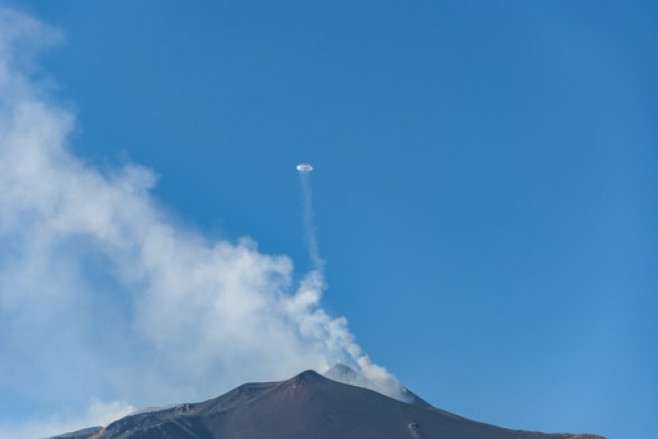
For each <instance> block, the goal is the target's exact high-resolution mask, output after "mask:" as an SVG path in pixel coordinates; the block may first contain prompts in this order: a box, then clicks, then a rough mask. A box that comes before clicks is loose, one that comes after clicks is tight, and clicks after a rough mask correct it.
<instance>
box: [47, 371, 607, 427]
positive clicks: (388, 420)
mask: <svg viewBox="0 0 658 439" xmlns="http://www.w3.org/2000/svg"><path fill="white" fill-rule="evenodd" d="M156 438H157V439H264V438H267V439H307V438H313V439H338V438H340V439H439V438H440V439H604V438H602V437H601V436H596V435H590V434H569V433H553V434H548V433H538V432H528V431H522V430H511V429H507V428H502V427H497V426H494V425H490V424H485V423H481V422H477V421H472V420H470V419H467V418H463V417H461V416H458V415H455V414H452V413H450V412H446V411H444V410H441V409H438V408H436V407H433V406H431V405H430V404H428V403H426V402H425V401H423V400H422V399H420V398H419V401H418V402H416V403H405V402H402V401H399V400H396V399H394V398H391V397H388V396H385V395H382V394H380V393H377V392H375V391H373V390H369V389H365V388H362V387H357V386H353V385H350V384H345V383H342V382H339V381H334V380H332V379H330V378H327V377H324V376H322V375H320V374H318V373H317V372H315V371H312V370H307V371H304V372H302V373H300V374H298V375H296V376H294V377H292V378H290V379H288V380H284V381H274V382H265V383H245V384H243V385H241V386H238V387H236V388H235V389H233V390H231V391H229V392H227V393H225V394H223V395H221V396H219V397H217V398H213V399H209V400H207V401H203V402H199V403H184V404H179V405H177V406H174V407H171V408H167V409H162V410H156V411H150V412H145V413H136V414H132V415H128V416H126V417H124V418H122V419H119V420H117V421H115V422H113V423H111V424H110V425H108V426H107V427H105V428H102V429H97V430H94V431H91V430H87V431H81V432H78V433H69V434H68V435H63V436H56V437H54V438H51V439H156Z"/></svg>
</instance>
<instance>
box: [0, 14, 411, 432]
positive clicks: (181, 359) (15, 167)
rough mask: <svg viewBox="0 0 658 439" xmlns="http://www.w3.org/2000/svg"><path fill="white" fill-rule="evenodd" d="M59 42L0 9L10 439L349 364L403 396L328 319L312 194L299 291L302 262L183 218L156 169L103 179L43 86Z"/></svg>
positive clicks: (71, 120)
mask: <svg viewBox="0 0 658 439" xmlns="http://www.w3.org/2000/svg"><path fill="white" fill-rule="evenodd" d="M59 39H60V38H59V36H58V33H57V32H55V31H53V30H52V29H50V28H48V27H47V26H44V25H43V24H42V23H40V22H39V21H37V20H35V19H33V18H30V17H28V16H26V15H23V14H21V13H18V12H16V11H13V10H10V9H7V8H2V7H0V364H1V365H2V373H1V374H0V394H1V395H2V399H0V403H2V404H7V406H6V407H5V406H3V407H1V408H2V410H0V438H2V439H9V438H11V439H21V438H33V437H34V436H36V435H41V436H45V435H49V434H55V433H59V432H61V431H60V429H63V428H64V426H66V429H74V428H78V427H86V426H89V424H94V423H97V424H102V423H106V422H107V421H108V420H109V419H111V418H112V417H116V416H119V415H120V414H123V413H125V411H126V410H127V408H130V407H144V406H154V405H161V404H166V403H170V402H179V401H194V400H201V399H204V398H209V397H213V396H216V395H217V394H219V393H221V392H223V391H226V390H228V389H229V388H231V387H232V386H235V385H237V384H240V383H242V382H244V381H251V380H254V379H259V380H275V379H282V378H286V377H289V376H291V375H293V374H295V373H297V372H299V371H301V370H303V369H307V368H313V369H316V370H323V369H327V368H329V367H330V366H331V365H333V364H335V363H339V362H345V363H347V364H348V365H351V366H353V367H356V368H358V369H360V371H361V372H362V373H363V374H364V375H365V376H367V377H368V378H369V379H370V380H371V381H370V382H371V383H373V384H372V385H371V387H373V388H376V389H378V390H379V391H381V392H383V393H387V394H389V395H393V396H396V395H397V396H398V397H403V396H400V395H401V394H399V393H396V392H398V391H399V390H400V387H399V385H398V384H397V383H396V382H395V380H394V379H393V378H392V377H391V376H390V375H389V374H388V373H387V372H386V371H385V370H384V369H382V368H380V367H379V366H376V365H374V364H373V363H372V362H371V361H370V360H369V358H368V357H367V356H365V355H364V354H363V352H362V350H361V348H360V347H359V346H358V345H357V344H356V343H355V341H354V337H353V336H352V334H351V333H350V332H349V330H348V328H347V321H346V320H345V319H344V318H333V317H331V316H329V315H328V314H327V313H326V312H325V311H324V310H323V309H322V308H321V306H320V300H321V297H322V293H323V290H324V289H325V280H324V274H323V270H322V266H323V264H322V260H321V259H320V256H319V252H318V249H317V243H316V241H315V235H314V233H312V232H313V227H312V226H313V218H312V206H311V203H310V201H311V198H310V187H309V186H308V181H306V180H304V179H303V180H302V183H303V184H305V185H306V186H305V187H306V190H307V192H306V195H304V196H305V197H306V198H305V199H306V200H308V204H307V207H308V209H307V210H306V223H307V224H308V225H309V226H308V228H307V231H309V232H311V233H310V235H309V251H310V254H311V259H312V261H313V263H314V266H315V269H314V270H312V271H311V272H310V273H309V274H308V275H307V276H306V277H305V278H304V279H303V281H302V282H301V283H300V284H299V285H295V283H294V282H293V276H292V275H293V264H292V261H291V260H290V259H289V258H287V257H285V256H272V255H267V254H263V253H261V252H260V251H259V250H258V246H257V244H256V243H255V242H254V241H253V240H252V239H250V238H248V237H245V238H242V239H240V240H238V241H235V242H233V241H226V240H219V241H213V240H209V239H208V238H206V237H204V236H201V235H200V234H199V233H197V232H195V231H194V230H192V229H191V228H186V227H184V226H181V225H180V221H175V220H172V219H171V213H169V212H167V211H165V210H163V209H162V208H161V207H159V204H158V203H157V201H156V200H155V199H154V198H153V196H152V195H151V189H152V188H153V187H154V186H155V184H156V181H157V179H156V176H155V175H154V173H153V172H151V171H150V170H148V169H146V168H144V167H142V166H139V165H135V164H127V165H124V166H121V167H116V168H114V169H110V170H108V171H106V172H101V171H100V170H98V169H96V168H94V167H92V166H90V165H88V164H86V163H85V162H84V161H82V160H81V159H79V158H78V157H76V156H75V155H74V154H73V153H72V152H71V151H70V148H69V137H70V132H71V130H72V129H73V128H74V127H75V117H74V115H73V114H71V113H70V112H69V111H67V110H65V109H63V108H61V107H59V106H58V105H56V104H55V103H54V102H53V101H52V100H51V99H49V98H48V96H47V93H45V91H44V90H42V89H41V88H40V87H39V86H38V85H37V82H35V80H34V78H33V76H32V75H33V73H34V72H35V71H36V67H35V66H36V64H35V62H34V58H35V56H36V55H37V54H38V52H39V50H41V49H42V48H43V47H47V46H49V45H51V44H53V43H54V42H57V41H58V40H59ZM303 187H304V186H303ZM13 402H15V404H13ZM15 407H30V409H31V410H32V413H31V414H30V415H29V416H27V415H25V413H24V412H21V411H17V409H15ZM67 413H68V414H69V415H67ZM70 413H87V415H85V416H81V417H75V416H70Z"/></svg>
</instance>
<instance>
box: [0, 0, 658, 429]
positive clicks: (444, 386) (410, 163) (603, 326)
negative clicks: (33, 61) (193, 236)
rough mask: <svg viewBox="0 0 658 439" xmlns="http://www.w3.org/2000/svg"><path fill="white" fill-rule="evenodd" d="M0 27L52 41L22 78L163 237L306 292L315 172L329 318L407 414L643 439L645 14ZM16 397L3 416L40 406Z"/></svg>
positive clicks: (428, 5) (352, 11)
mask: <svg viewBox="0 0 658 439" xmlns="http://www.w3.org/2000/svg"><path fill="white" fill-rule="evenodd" d="M3 4H5V5H9V6H10V7H13V8H17V9H19V10H21V11H23V12H25V13H27V14H28V15H31V16H33V17H36V18H37V19H38V20H40V21H42V22H45V23H47V24H48V25H50V26H53V27H54V28H56V29H58V30H59V31H60V33H61V35H63V38H62V41H61V42H60V43H59V44H58V47H57V48H55V49H52V50H47V51H46V52H45V53H44V54H43V55H42V56H40V57H39V58H38V59H39V61H38V66H39V67H38V70H37V71H36V73H34V72H33V76H36V77H37V78H39V79H38V81H39V82H40V83H41V84H42V85H41V86H42V87H46V88H47V89H48V92H47V94H48V100H49V102H51V103H52V104H53V105H57V106H59V107H61V108H65V109H67V111H68V112H70V113H71V114H75V117H76V123H75V128H73V132H72V134H71V135H70V137H69V141H68V143H69V145H70V146H69V147H70V149H71V150H72V151H73V153H74V154H75V156H77V157H78V158H80V159H81V160H83V161H84V162H85V163H86V164H87V166H89V167H91V168H94V169H99V170H101V171H102V172H105V171H107V170H112V169H117V168H119V167H120V166H123V165H125V164H126V163H137V164H139V165H142V166H144V167H146V168H149V169H151V170H153V172H154V173H155V174H157V176H158V179H157V185H156V186H155V187H154V189H153V194H154V195H153V200H155V201H154V203H156V204H158V205H159V206H164V207H163V209H165V210H166V211H167V212H169V215H171V217H172V218H173V219H172V220H171V221H172V222H173V223H174V224H184V225H185V227H186V228H189V229H194V230H195V232H194V233H197V234H200V235H203V236H205V237H208V238H209V239H217V240H229V241H235V240H237V239H238V238H239V237H241V236H250V237H251V238H253V240H255V241H256V242H257V243H258V251H259V252H261V253H263V254H266V255H288V256H289V257H290V258H291V260H292V261H293V262H294V264H295V270H294V272H293V273H294V274H293V277H294V279H296V280H299V279H301V278H302V276H303V275H304V273H306V272H307V271H308V270H309V269H311V268H312V267H311V262H310V261H309V258H308V256H307V253H306V249H305V245H304V239H303V232H302V219H301V211H300V195H299V187H298V179H297V175H296V173H295V170H294V166H295V165H296V164H297V163H299V162H301V161H308V162H311V163H313V165H314V166H315V169H316V171H315V172H314V173H313V175H312V186H313V195H314V203H315V205H314V207H315V221H316V229H317V237H318V242H319V245H320V250H321V253H322V256H323V258H324V259H325V261H326V280H327V283H328V286H329V288H328V290H327V291H326V292H325V294H324V297H323V299H322V306H323V308H324V309H325V310H326V311H327V312H328V313H329V314H330V315H332V316H336V317H338V316H345V317H346V318H347V319H348V321H349V327H350V330H351V331H352V333H353V334H355V336H356V337H357V340H358V342H359V343H360V345H361V346H362V347H363V349H364V350H365V351H366V352H367V353H368V354H369V355H370V356H371V357H372V359H373V360H374V361H376V362H377V363H378V364H381V365H383V366H384V367H386V368H387V369H388V370H390V371H391V372H392V373H393V374H395V375H396V376H397V377H398V378H399V379H400V381H401V382H402V383H404V384H405V385H406V386H408V387H409V388H411V389H412V390H414V391H415V392H417V393H418V394H420V395H421V396H422V397H423V398H425V399H427V400H428V401H430V402H431V403H433V404H434V405H436V406H438V407H441V408H443V409H446V410H449V411H453V412H456V413H458V414H461V415H463V416H467V417H471V418H474V419H477V420H481V421H485V422H491V423H495V424H499V425H504V426H508V427H513V428H523V429H532V430H544V431H574V432H578V431H586V432H591V433H597V434H602V435H605V436H608V437H610V438H615V437H619V438H621V437H629V438H630V437H632V438H636V439H649V438H652V437H653V434H654V432H655V431H656V429H657V428H658V423H657V421H656V420H655V413H656V412H657V411H658V376H657V374H656V370H658V318H657V317H658V299H657V297H656V294H657V293H658V270H657V269H656V263H657V262H658V236H657V233H656V227H655V224H657V223H658V208H657V207H656V195H657V194H658V190H657V189H658V181H657V180H658V178H657V177H656V175H657V173H658V172H657V171H658V169H657V168H658V157H657V156H658V154H657V152H656V141H657V140H658V132H657V131H656V125H655V121H656V117H657V116H658V104H657V102H658V86H656V77H657V75H658V55H657V54H658V47H657V45H658V5H657V4H656V3H655V2H652V1H648V0H647V1H640V0H636V1H628V2H623V3H620V2H613V1H607V0H601V1H593V0H589V1H584V0H576V1H568V2H567V1H561V2H560V1H539V0H536V1H511V0H501V1H497V2H491V1H484V0H483V1H474V0H468V1H452V2H448V1H435V2H427V1H420V2H393V1H360V2H353V1H352V2H347V1H336V2H331V3H328V2H315V1H287V0H286V1H282V2H264V1H242V2H210V1H201V2H182V1H169V2H158V1H151V0H142V1H139V2H135V1H128V0H113V1H112V2H89V1H83V0H64V1H57V2H36V1H12V2H3ZM44 84H45V85H44ZM108 172H110V171H108ZM97 263H98V264H99V265H100V266H102V265H103V263H104V259H102V258H100V259H99V260H98V261H97ZM99 270H100V271H101V272H103V273H105V269H102V268H101V269H99ZM92 271H93V270H92ZM106 274H107V273H106ZM103 276H104V275H103ZM103 276H100V275H99V276H95V275H91V276H89V277H88V279H90V282H92V284H93V282H99V283H102V284H103V285H107V284H108V283H109V284H111V283H112V281H111V280H110V281H108V280H107V279H105V278H104V277H103ZM92 287H95V285H92ZM108 288H109V287H108ZM117 288H118V287H117ZM92 289H94V288H92ZM109 289H110V290H112V288H109ZM112 303H113V304H114V306H116V307H117V309H118V310H121V309H123V308H122V306H125V307H126V308H129V305H128V304H127V303H122V302H121V300H120V299H117V300H116V303H115V302H114V301H113V302H112ZM6 312H8V311H6ZM117 313H118V314H117V315H124V314H121V312H119V311H117ZM2 343H3V339H2V338H0V350H4V351H5V353H7V352H11V350H10V348H9V347H8V346H9V344H10V343H9V342H7V341H6V340H5V341H4V343H5V345H4V347H3V344H2ZM3 358H4V357H3ZM26 361H29V358H27V359H26ZM282 378H283V377H282ZM249 379H251V380H259V379H261V377H260V376H253V377H251V378H249ZM236 384H237V383H236ZM0 386H2V384H1V383H0ZM5 390H6V389H5ZM60 391H62V392H63V391H64V390H60ZM14 393H15V394H21V390H20V389H19V390H16V389H14ZM109 393H111V392H109ZM2 394H5V395H7V394H12V393H11V392H7V391H5V392H3V391H2V387H0V395H2ZM26 395H28V393H27V392H26V393H22V397H21V398H22V400H23V403H22V404H21V408H20V410H18V409H16V412H15V413H12V416H15V417H16V418H17V419H18V418H21V419H22V418H26V419H27V418H29V417H30V416H31V414H32V412H39V413H41V412H43V413H48V404H49V403H50V404H55V402H54V400H53V401H50V402H48V403H46V402H43V401H40V402H39V403H37V402H34V405H31V404H32V402H31V401H32V399H35V398H36V397H33V396H29V395H28V396H26ZM94 396H98V397H101V398H104V397H105V396H104V395H94ZM120 397H121V395H118V396H117V395H114V394H112V395H111V396H109V397H108V398H120ZM31 398H32V399H31ZM12 404H13V403H12V402H11V401H9V398H8V397H3V396H0V407H2V408H3V410H4V411H5V412H6V410H7V407H9V406H10V405H12ZM74 409H75V407H74V406H72V407H71V408H70V410H74ZM1 416H2V415H0V420H1ZM4 421H6V420H4ZM1 424H2V423H1V422H0V425H1Z"/></svg>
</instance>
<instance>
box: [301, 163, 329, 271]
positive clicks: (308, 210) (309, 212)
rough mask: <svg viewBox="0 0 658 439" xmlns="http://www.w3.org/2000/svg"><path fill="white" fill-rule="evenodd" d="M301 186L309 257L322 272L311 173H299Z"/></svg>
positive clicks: (322, 264)
mask: <svg viewBox="0 0 658 439" xmlns="http://www.w3.org/2000/svg"><path fill="white" fill-rule="evenodd" d="M299 184H300V187H301V190H302V214H303V219H304V236H305V238H306V245H307V246H308V253H309V257H310V258H311V263H312V264H313V268H314V269H315V270H318V271H320V272H322V271H323V270H324V260H322V258H321V257H320V249H319V247H318V240H317V236H316V233H315V221H314V219H313V192H312V191H311V182H310V172H309V171H300V172H299Z"/></svg>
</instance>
